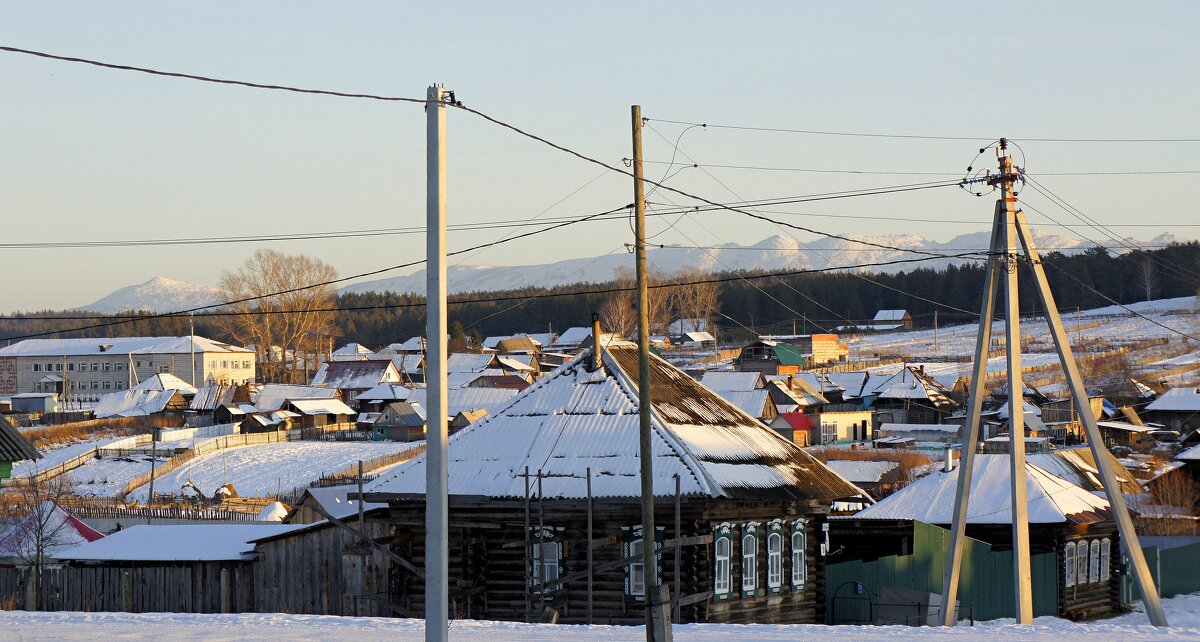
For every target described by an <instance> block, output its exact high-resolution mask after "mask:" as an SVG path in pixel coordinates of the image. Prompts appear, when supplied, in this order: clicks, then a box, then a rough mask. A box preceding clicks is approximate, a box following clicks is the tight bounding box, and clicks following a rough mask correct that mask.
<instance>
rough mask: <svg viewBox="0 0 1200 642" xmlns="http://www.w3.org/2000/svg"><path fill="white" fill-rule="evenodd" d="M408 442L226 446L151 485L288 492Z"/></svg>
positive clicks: (245, 493)
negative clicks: (189, 481) (221, 487)
mask: <svg viewBox="0 0 1200 642" xmlns="http://www.w3.org/2000/svg"><path fill="white" fill-rule="evenodd" d="M411 447H412V444H406V443H396V442H388V441H380V442H375V441H350V442H325V441H292V442H284V443H276V444H262V445H256V446H240V447H237V448H228V449H225V450H218V451H216V452H212V453H208V454H206V455H202V456H200V457H197V458H196V459H193V460H191V461H189V462H187V463H186V464H184V465H183V466H180V467H179V468H176V469H175V470H173V471H171V472H169V473H167V474H165V475H162V476H160V477H159V478H158V481H156V482H155V490H156V491H159V492H169V491H176V490H178V489H179V488H180V487H181V486H183V484H185V483H186V482H187V481H188V480H189V479H190V480H191V481H192V482H193V483H195V484H196V485H197V486H199V487H200V488H201V489H202V490H203V491H204V492H205V494H208V495H212V493H213V491H215V490H216V489H217V488H219V487H220V486H222V485H224V484H225V483H227V482H228V483H232V484H233V487H234V488H235V489H237V492H238V495H241V496H242V497H255V496H262V495H267V494H273V493H275V492H277V491H280V490H282V491H285V492H286V491H289V490H292V489H293V488H297V487H300V486H307V485H308V483H309V482H312V481H316V480H317V479H318V478H319V477H320V476H321V475H322V474H329V473H335V472H338V471H340V470H343V469H345V468H348V467H349V466H351V465H354V464H355V463H357V462H358V460H360V459H364V460H365V459H371V458H372V457H379V456H381V455H388V454H391V453H397V452H401V451H403V450H408V449H409V448H411ZM85 468H86V467H85ZM81 470H82V469H81ZM131 477H132V476H131ZM148 492H149V489H148V488H147V487H142V488H139V489H138V490H136V491H134V492H133V493H130V495H129V499H131V500H134V499H136V500H139V501H145V499H146V494H147V493H148Z"/></svg>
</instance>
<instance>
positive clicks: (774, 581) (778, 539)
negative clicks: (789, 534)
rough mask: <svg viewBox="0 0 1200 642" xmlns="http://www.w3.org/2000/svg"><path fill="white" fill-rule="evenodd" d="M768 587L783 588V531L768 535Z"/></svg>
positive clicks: (772, 532)
mask: <svg viewBox="0 0 1200 642" xmlns="http://www.w3.org/2000/svg"><path fill="white" fill-rule="evenodd" d="M767 588H769V589H778V588H783V533H780V532H779V531H771V533H770V534H768V535H767Z"/></svg>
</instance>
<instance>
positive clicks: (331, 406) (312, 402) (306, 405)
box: [288, 399, 354, 415]
mask: <svg viewBox="0 0 1200 642" xmlns="http://www.w3.org/2000/svg"><path fill="white" fill-rule="evenodd" d="M288 404H289V405H291V407H293V408H295V409H296V411H297V412H299V413H300V414H302V415H353V414H354V409H353V408H351V407H350V406H347V405H346V404H345V403H342V400H341V399H294V400H291V401H289V402H288Z"/></svg>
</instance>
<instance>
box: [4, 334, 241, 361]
mask: <svg viewBox="0 0 1200 642" xmlns="http://www.w3.org/2000/svg"><path fill="white" fill-rule="evenodd" d="M195 351H196V352H226V353H228V352H236V353H245V354H253V351H252V350H247V349H246V348H239V347H237V346H232V345H229V344H227V343H221V342H219V341H213V340H212V339H206V338H204V337H196V338H195ZM189 352H192V340H191V339H190V338H189V337H187V336H183V337H116V338H96V339H26V340H24V341H19V342H17V343H14V344H12V345H10V346H7V347H4V348H0V357H61V356H84V355H93V354H95V355H99V354H106V355H115V354H119V355H127V354H181V353H182V354H187V353H189Z"/></svg>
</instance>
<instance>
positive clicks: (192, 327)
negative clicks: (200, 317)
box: [188, 314, 200, 388]
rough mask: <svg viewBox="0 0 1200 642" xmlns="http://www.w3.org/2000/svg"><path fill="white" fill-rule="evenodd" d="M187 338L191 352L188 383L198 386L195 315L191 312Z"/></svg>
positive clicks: (194, 386)
mask: <svg viewBox="0 0 1200 642" xmlns="http://www.w3.org/2000/svg"><path fill="white" fill-rule="evenodd" d="M188 339H189V340H190V343H191V352H192V380H191V381H189V382H188V383H190V384H192V387H193V388H199V387H200V384H198V383H196V317H195V315H192V314H189V315H188Z"/></svg>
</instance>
